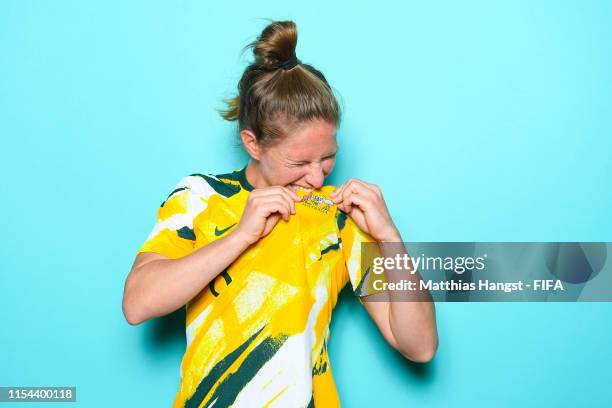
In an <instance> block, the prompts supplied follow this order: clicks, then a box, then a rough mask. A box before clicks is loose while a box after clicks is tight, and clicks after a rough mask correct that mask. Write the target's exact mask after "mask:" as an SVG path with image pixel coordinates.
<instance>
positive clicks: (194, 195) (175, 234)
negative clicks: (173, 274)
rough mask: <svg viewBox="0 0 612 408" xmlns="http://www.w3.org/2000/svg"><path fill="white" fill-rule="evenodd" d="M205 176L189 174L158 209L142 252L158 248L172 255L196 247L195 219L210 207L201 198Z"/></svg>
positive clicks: (175, 256) (140, 250)
mask: <svg viewBox="0 0 612 408" xmlns="http://www.w3.org/2000/svg"><path fill="white" fill-rule="evenodd" d="M201 183H202V181H201V177H194V176H187V177H185V178H183V179H182V180H181V181H179V182H178V184H177V185H176V186H175V187H174V189H172V191H171V192H170V194H169V195H168V197H167V198H166V200H165V201H164V202H163V203H162V204H161V205H160V206H159V208H158V210H157V222H156V223H155V226H154V227H153V230H152V231H151V233H150V234H149V236H148V237H147V239H146V240H145V243H144V244H143V245H142V246H141V247H140V249H139V250H138V253H141V252H155V253H158V254H162V255H165V256H167V257H169V258H172V259H177V258H182V257H184V256H186V255H188V254H190V253H191V252H192V251H193V250H194V249H195V244H196V235H195V230H194V225H193V220H194V218H195V217H196V215H198V214H199V213H200V212H202V211H203V210H204V209H205V208H206V203H205V201H203V200H201V198H200V192H201V190H202V186H201Z"/></svg>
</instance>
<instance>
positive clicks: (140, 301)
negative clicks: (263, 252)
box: [123, 187, 301, 325]
mask: <svg viewBox="0 0 612 408" xmlns="http://www.w3.org/2000/svg"><path fill="white" fill-rule="evenodd" d="M300 200H301V198H300V197H299V196H298V195H296V194H295V193H294V192H293V191H291V190H289V189H286V188H284V187H267V188H262V189H256V190H253V191H252V192H251V193H250V194H249V198H248V200H247V203H246V206H245V209H244V211H243V213H242V217H241V219H240V222H239V224H238V225H237V226H236V228H235V229H234V230H233V231H232V232H230V233H229V234H227V235H226V236H224V237H222V238H219V239H218V240H216V241H214V242H211V243H210V244H207V245H205V246H203V247H201V248H199V249H197V250H195V251H193V252H191V253H190V254H188V255H186V256H184V257H181V258H177V259H171V258H168V257H166V256H164V255H161V254H158V253H154V252H141V253H140V254H138V255H137V256H136V260H135V261H134V264H133V265H132V270H131V271H130V273H129V275H128V277H127V279H126V282H125V287H124V292H123V314H124V315H125V318H126V320H127V321H128V322H129V323H130V324H132V325H137V324H140V323H142V322H145V321H147V320H149V319H152V318H154V317H159V316H163V315H166V314H168V313H172V312H174V311H175V310H177V309H178V308H180V307H182V306H183V305H184V304H186V303H187V302H189V301H190V300H191V299H192V298H194V297H195V296H196V295H197V294H198V293H199V292H200V291H201V290H202V289H203V288H205V287H206V285H208V284H209V283H210V282H211V281H212V280H213V279H214V278H215V277H216V276H217V275H218V274H220V273H221V272H222V271H223V270H225V268H227V267H228V266H229V265H231V264H232V263H233V262H234V261H235V260H236V259H237V258H238V257H239V256H240V255H241V254H242V253H243V252H244V251H245V250H246V249H247V248H248V247H249V246H250V245H251V244H253V243H255V242H257V241H258V240H259V239H260V238H261V237H263V236H265V235H267V234H268V233H269V232H270V231H271V230H272V228H274V226H275V225H276V224H277V223H278V222H279V220H280V219H281V217H282V218H283V219H284V220H285V221H287V220H289V217H290V216H291V214H295V203H294V202H295V201H300Z"/></svg>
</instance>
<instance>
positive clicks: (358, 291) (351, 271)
mask: <svg viewBox="0 0 612 408" xmlns="http://www.w3.org/2000/svg"><path fill="white" fill-rule="evenodd" d="M336 220H337V224H338V230H339V235H340V240H341V247H342V253H343V256H344V260H345V263H346V272H347V273H348V281H349V282H350V284H351V287H352V289H353V293H354V294H355V296H358V297H361V296H366V295H368V294H370V293H369V292H368V284H367V283H368V282H369V280H370V279H371V274H370V268H368V267H367V266H366V267H364V266H365V265H367V262H364V258H363V255H364V254H363V253H362V251H363V250H364V248H366V249H368V250H369V249H375V250H377V248H378V245H376V240H375V239H374V238H372V237H371V236H370V235H369V234H367V233H366V232H364V231H363V230H362V229H361V228H359V227H358V226H357V224H355V222H354V221H353V220H352V219H351V218H350V217H349V216H348V215H346V214H345V213H343V212H341V211H340V210H338V213H337V215H336Z"/></svg>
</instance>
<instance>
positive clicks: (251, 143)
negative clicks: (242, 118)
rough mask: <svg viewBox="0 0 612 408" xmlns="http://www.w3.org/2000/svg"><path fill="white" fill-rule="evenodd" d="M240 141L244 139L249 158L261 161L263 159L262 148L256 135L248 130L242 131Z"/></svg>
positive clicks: (243, 142)
mask: <svg viewBox="0 0 612 408" xmlns="http://www.w3.org/2000/svg"><path fill="white" fill-rule="evenodd" d="M240 139H242V145H243V146H244V149H245V150H246V151H247V153H248V154H249V156H251V158H252V159H254V160H259V159H260V157H261V146H260V144H259V142H258V141H257V137H256V136H255V133H253V132H252V131H250V130H248V129H245V130H241V131H240Z"/></svg>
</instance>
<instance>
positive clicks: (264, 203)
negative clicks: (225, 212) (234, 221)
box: [233, 186, 302, 245]
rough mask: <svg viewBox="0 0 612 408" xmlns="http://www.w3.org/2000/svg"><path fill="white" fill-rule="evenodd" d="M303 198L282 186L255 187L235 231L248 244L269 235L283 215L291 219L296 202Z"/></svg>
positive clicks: (284, 217)
mask: <svg viewBox="0 0 612 408" xmlns="http://www.w3.org/2000/svg"><path fill="white" fill-rule="evenodd" d="M301 199H302V198H301V197H300V196H298V195H297V194H295V193H294V192H293V191H291V190H289V189H288V188H285V187H281V186H273V187H264V188H258V189H255V190H253V191H251V193H250V194H249V198H248V200H247V203H246V206H245V208H244V211H243V212H242V217H241V218H240V222H239V223H238V226H237V227H236V229H235V230H234V231H233V232H234V233H235V234H238V235H239V236H241V237H242V238H243V239H244V240H245V242H246V243H247V244H248V245H251V244H254V243H255V242H257V241H259V239H260V238H262V237H265V236H266V235H268V233H270V231H272V228H274V226H275V225H276V224H277V223H278V221H280V219H281V217H282V218H283V219H284V220H285V221H289V217H290V216H291V215H293V214H295V202H296V201H301Z"/></svg>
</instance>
